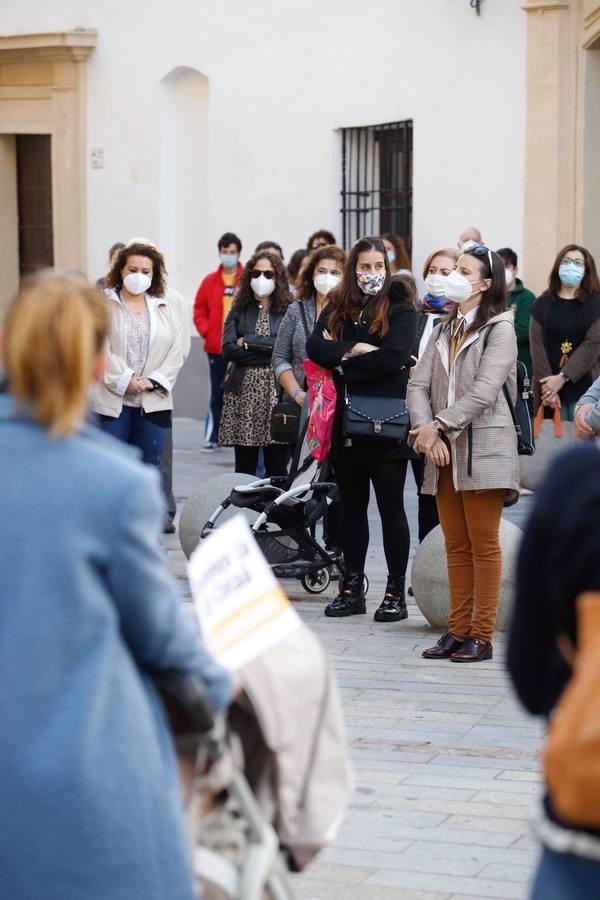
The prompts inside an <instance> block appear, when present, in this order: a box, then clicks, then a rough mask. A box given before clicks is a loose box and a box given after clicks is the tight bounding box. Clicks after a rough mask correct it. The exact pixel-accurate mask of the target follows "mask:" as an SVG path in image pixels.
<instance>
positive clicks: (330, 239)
mask: <svg viewBox="0 0 600 900" xmlns="http://www.w3.org/2000/svg"><path fill="white" fill-rule="evenodd" d="M316 240H322V241H327V245H328V246H330V245H331V244H335V235H334V234H332V233H331V231H328V230H327V229H326V228H320V229H319V230H318V231H315V233H314V234H311V236H310V237H309V239H308V240H307V242H306V249H307V250H308V251H309V253H311V252H312V242H313V241H316ZM318 249H319V248H318V247H315V250H318Z"/></svg>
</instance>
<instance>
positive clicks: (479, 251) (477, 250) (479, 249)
mask: <svg viewBox="0 0 600 900" xmlns="http://www.w3.org/2000/svg"><path fill="white" fill-rule="evenodd" d="M467 253H473V254H474V255H475V256H485V255H486V253H487V258H488V262H489V264H490V273H493V271H494V266H493V265H492V251H491V250H490V248H489V247H485V246H484V245H483V244H477V246H476V247H471V248H470V249H469V250H467Z"/></svg>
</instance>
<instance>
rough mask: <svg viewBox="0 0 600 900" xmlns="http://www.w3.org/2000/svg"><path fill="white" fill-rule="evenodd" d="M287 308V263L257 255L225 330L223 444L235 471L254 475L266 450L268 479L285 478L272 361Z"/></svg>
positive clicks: (271, 255) (284, 451)
mask: <svg viewBox="0 0 600 900" xmlns="http://www.w3.org/2000/svg"><path fill="white" fill-rule="evenodd" d="M289 303H290V295H289V292H288V280H287V272H286V270H285V266H284V264H283V261H282V260H281V259H280V258H279V256H276V255H275V254H274V253H270V252H268V251H265V250H262V251H260V252H259V253H255V254H254V256H253V257H252V259H251V260H250V261H249V262H248V265H247V266H246V268H245V269H244V272H243V274H242V277H241V279H240V285H239V288H238V292H237V294H236V295H235V299H234V301H233V305H232V307H231V310H230V312H229V315H228V316H227V319H226V320H225V324H224V326H223V341H222V345H223V357H224V359H225V362H226V363H228V371H227V374H226V376H225V385H224V389H225V394H224V398H223V415H222V417H221V425H220V428H219V443H220V444H221V446H223V447H233V448H234V451H235V471H236V472H246V473H247V474H248V475H254V474H255V473H256V466H257V464H258V451H259V448H260V447H263V449H264V462H265V470H266V473H267V475H268V476H273V475H285V473H286V469H287V454H288V447H287V444H276V443H274V442H273V441H272V440H271V413H272V412H273V407H274V406H275V404H276V403H277V400H278V392H277V388H276V384H275V374H274V372H273V367H272V365H271V357H272V355H273V349H274V346H275V340H276V338H277V333H278V331H279V326H280V325H281V322H282V320H283V317H284V315H285V313H286V310H287V308H288V305H289Z"/></svg>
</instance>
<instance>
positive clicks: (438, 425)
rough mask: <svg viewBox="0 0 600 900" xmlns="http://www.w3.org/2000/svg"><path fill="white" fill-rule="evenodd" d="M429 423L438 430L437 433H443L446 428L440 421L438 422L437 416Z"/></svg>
mask: <svg viewBox="0 0 600 900" xmlns="http://www.w3.org/2000/svg"><path fill="white" fill-rule="evenodd" d="M431 424H432V425H433V427H434V428H435V430H436V431H437V432H438V434H443V433H444V432H445V430H446V429H445V428H444V426H443V425H442V423H441V422H440V420H439V419H437V418H436V419H434V420H433V422H432V423H431Z"/></svg>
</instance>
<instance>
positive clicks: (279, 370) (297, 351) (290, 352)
mask: <svg viewBox="0 0 600 900" xmlns="http://www.w3.org/2000/svg"><path fill="white" fill-rule="evenodd" d="M300 303H302V308H303V309H304V312H305V313H306V321H307V324H308V334H306V331H305V329H304V325H303V323H302V314H301V312H300ZM315 313H316V303H315V298H314V297H311V298H310V299H309V300H297V301H296V302H295V303H291V304H290V305H289V306H288V308H287V312H286V314H285V316H284V317H283V321H282V323H281V325H280V326H279V331H278V332H277V340H276V341H275V349H274V350H273V368H274V370H275V378H276V379H277V383H279V378H280V377H281V375H282V374H283V372H287V371H289V370H290V369H291V370H292V371H293V373H294V375H295V377H296V381H297V382H298V384H299V385H300V387H302V386H303V384H304V366H303V365H302V364H303V362H304V360H305V359H307V353H306V342H307V340H308V338H309V337H310V336H311V334H312V330H313V328H314V327H315Z"/></svg>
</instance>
